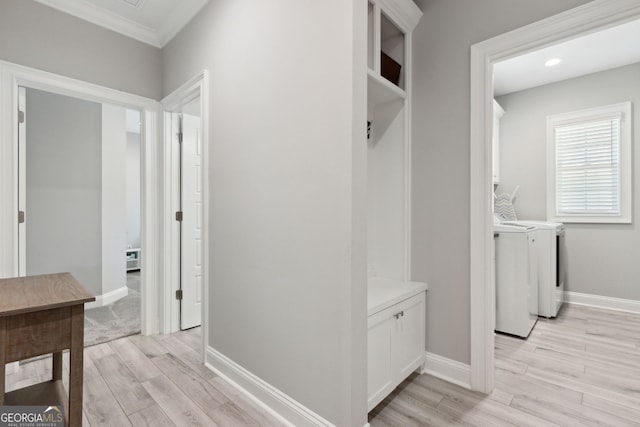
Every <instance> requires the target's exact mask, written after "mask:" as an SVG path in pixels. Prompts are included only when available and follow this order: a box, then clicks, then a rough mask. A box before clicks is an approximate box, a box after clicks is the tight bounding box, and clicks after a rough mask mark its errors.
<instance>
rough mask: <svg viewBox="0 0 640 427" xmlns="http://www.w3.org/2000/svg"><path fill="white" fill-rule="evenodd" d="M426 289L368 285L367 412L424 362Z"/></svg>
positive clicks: (389, 283)
mask: <svg viewBox="0 0 640 427" xmlns="http://www.w3.org/2000/svg"><path fill="white" fill-rule="evenodd" d="M426 289H427V285H425V284H424V283H417V282H407V283H404V284H402V285H398V284H396V283H393V282H392V281H379V280H374V281H373V282H371V283H370V285H369V294H370V297H369V318H368V322H367V326H368V336H367V338H368V345H367V347H368V348H367V355H368V387H367V407H368V410H369V411H370V410H371V409H373V408H374V407H375V406H376V405H377V404H378V403H380V402H381V401H382V400H383V399H384V398H385V397H386V396H387V395H388V394H389V393H390V392H391V391H393V389H394V388H396V387H397V386H398V385H399V384H400V383H401V382H402V381H403V380H404V379H405V378H407V377H408V376H409V375H411V373H412V372H413V371H415V370H416V369H418V368H419V367H420V366H421V365H422V364H423V363H424V356H425V291H426Z"/></svg>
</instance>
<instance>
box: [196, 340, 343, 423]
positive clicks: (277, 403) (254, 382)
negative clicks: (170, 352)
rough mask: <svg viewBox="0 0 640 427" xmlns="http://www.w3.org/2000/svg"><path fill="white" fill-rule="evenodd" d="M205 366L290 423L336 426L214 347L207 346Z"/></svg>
mask: <svg viewBox="0 0 640 427" xmlns="http://www.w3.org/2000/svg"><path fill="white" fill-rule="evenodd" d="M205 365H206V366H207V367H208V368H209V369H212V370H213V371H215V372H216V373H217V374H218V375H220V376H221V377H223V378H224V379H225V380H227V381H229V382H230V383H231V384H232V385H233V386H234V387H236V388H237V389H238V390H240V391H242V392H243V393H244V394H246V395H247V396H248V397H249V398H251V399H252V400H253V401H255V402H256V403H257V404H258V405H260V406H261V407H262V408H263V409H265V410H267V411H268V412H269V413H271V414H273V415H274V416H276V417H277V418H279V419H280V420H282V421H283V422H285V423H286V424H287V425H290V426H292V427H293V426H295V427H306V426H308V427H314V426H324V427H335V426H334V425H333V424H332V423H330V422H329V421H327V420H325V419H324V418H322V417H321V416H320V415H318V414H316V413H315V412H313V411H311V410H310V409H309V408H307V407H305V406H304V405H302V404H301V403H299V402H297V401H295V400H294V399H292V398H291V397H289V396H287V395H286V394H284V393H283V392H281V391H280V390H278V389H276V388H275V387H273V386H272V385H270V384H269V383H267V382H265V381H264V380H262V379H260V378H258V377H257V376H255V375H254V374H252V373H251V372H249V371H247V370H246V369H244V368H243V367H242V366H240V365H238V364H237V363H235V362H234V361H233V360H231V359H229V358H228V357H226V356H224V355H223V354H221V353H220V352H218V351H217V350H215V349H213V348H212V347H207V351H206V362H205Z"/></svg>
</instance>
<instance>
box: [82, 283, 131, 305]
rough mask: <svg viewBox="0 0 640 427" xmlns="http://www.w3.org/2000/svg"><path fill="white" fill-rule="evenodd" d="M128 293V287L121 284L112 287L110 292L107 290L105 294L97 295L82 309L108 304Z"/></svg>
mask: <svg viewBox="0 0 640 427" xmlns="http://www.w3.org/2000/svg"><path fill="white" fill-rule="evenodd" d="M128 294H129V288H127V287H126V286H123V287H121V288H118V289H114V290H113V291H111V292H107V293H106V294H102V295H97V296H96V300H95V301H91V302H89V303H86V304H85V305H84V309H85V310H87V309H90V308H96V307H102V306H104V305H109V304H111V303H114V302H116V301H118V300H119V299H120V298H124V297H126V296H127V295H128Z"/></svg>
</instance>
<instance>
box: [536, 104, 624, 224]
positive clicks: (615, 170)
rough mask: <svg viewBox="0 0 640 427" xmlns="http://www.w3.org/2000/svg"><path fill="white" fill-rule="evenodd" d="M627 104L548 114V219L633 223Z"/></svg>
mask: <svg viewBox="0 0 640 427" xmlns="http://www.w3.org/2000/svg"><path fill="white" fill-rule="evenodd" d="M631 117H632V115H631V102H623V103H620V104H612V105H605V106H602V107H595V108H589V109H586V110H579V111H571V112H568V113H562V114H555V115H552V116H547V219H548V220H549V221H557V222H582V223H619V224H624V223H626V224H629V223H631V222H632V212H631V202H632V200H631V194H632V190H633V189H632V182H631V177H632V173H631V172H632V171H631V169H632V163H631V154H632V153H631V140H632V135H631V121H632V120H631Z"/></svg>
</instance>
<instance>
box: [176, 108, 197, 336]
mask: <svg viewBox="0 0 640 427" xmlns="http://www.w3.org/2000/svg"><path fill="white" fill-rule="evenodd" d="M170 114H171V123H172V125H173V126H174V127H175V129H174V131H173V132H172V134H173V135H177V138H176V137H174V140H176V139H177V154H178V155H177V165H176V167H177V178H178V189H177V190H178V197H177V199H178V200H177V201H178V206H177V207H176V212H177V213H178V214H177V218H176V219H177V226H178V245H179V247H178V263H179V266H178V269H179V287H178V300H179V303H180V329H181V330H185V329H190V328H194V327H196V326H200V325H201V324H202V270H203V259H202V253H203V247H202V244H203V228H202V217H203V212H202V196H203V195H202V136H201V134H200V131H201V129H202V125H201V118H200V97H199V96H198V97H196V98H194V99H193V100H191V101H189V103H188V104H186V105H184V106H182V107H181V108H180V110H179V112H172V113H170Z"/></svg>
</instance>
